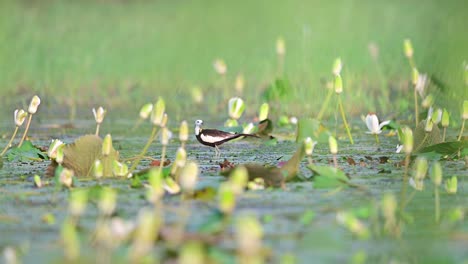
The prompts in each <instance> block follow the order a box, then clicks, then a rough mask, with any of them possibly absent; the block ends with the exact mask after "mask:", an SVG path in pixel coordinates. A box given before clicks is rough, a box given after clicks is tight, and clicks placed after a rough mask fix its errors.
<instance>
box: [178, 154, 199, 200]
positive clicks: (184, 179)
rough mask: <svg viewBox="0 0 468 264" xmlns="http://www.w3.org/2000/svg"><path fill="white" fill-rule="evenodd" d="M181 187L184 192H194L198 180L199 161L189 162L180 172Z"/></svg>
mask: <svg viewBox="0 0 468 264" xmlns="http://www.w3.org/2000/svg"><path fill="white" fill-rule="evenodd" d="M179 179H180V187H182V190H183V191H184V192H188V193H190V192H193V190H194V189H195V185H196V184H197V180H198V165H197V163H195V162H193V161H190V162H188V163H187V164H186V165H185V166H184V167H183V168H182V171H181V172H180V178H179Z"/></svg>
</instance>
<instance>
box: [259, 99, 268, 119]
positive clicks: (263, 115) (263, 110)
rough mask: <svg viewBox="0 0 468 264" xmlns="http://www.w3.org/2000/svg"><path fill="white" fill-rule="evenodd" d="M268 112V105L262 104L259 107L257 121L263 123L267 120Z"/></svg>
mask: <svg viewBox="0 0 468 264" xmlns="http://www.w3.org/2000/svg"><path fill="white" fill-rule="evenodd" d="M269 110H270V106H269V105H268V103H263V104H262V105H261V106H260V111H259V112H258V120H259V121H263V120H265V119H267V118H268V111H269Z"/></svg>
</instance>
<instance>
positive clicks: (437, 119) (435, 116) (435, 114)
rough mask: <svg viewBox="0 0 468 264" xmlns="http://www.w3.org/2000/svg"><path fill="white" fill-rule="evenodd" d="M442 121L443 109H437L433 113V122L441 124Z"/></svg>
mask: <svg viewBox="0 0 468 264" xmlns="http://www.w3.org/2000/svg"><path fill="white" fill-rule="evenodd" d="M441 120H442V109H440V108H437V109H436V110H435V111H434V112H433V113H432V122H434V124H436V125H437V124H439V123H440V121H441Z"/></svg>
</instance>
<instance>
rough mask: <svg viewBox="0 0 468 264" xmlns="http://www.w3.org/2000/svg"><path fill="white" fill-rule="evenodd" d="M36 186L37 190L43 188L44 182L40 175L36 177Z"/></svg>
mask: <svg viewBox="0 0 468 264" xmlns="http://www.w3.org/2000/svg"><path fill="white" fill-rule="evenodd" d="M34 186H36V187H37V188H42V180H41V177H39V175H37V174H36V175H34Z"/></svg>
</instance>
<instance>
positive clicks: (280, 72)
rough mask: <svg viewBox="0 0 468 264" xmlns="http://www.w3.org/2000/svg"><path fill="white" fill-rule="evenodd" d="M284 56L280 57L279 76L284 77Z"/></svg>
mask: <svg viewBox="0 0 468 264" xmlns="http://www.w3.org/2000/svg"><path fill="white" fill-rule="evenodd" d="M283 68H284V56H283V55H278V76H279V77H283V71H284V70H283Z"/></svg>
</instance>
